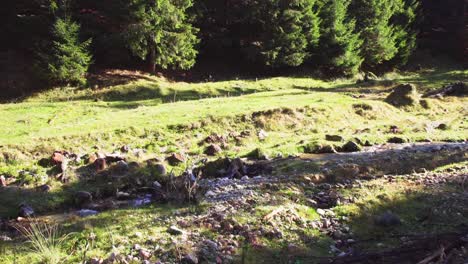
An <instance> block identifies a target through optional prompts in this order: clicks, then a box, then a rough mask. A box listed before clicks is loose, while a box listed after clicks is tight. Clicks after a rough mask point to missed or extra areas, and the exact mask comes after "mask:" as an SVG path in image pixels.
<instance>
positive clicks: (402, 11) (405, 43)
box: [392, 0, 419, 64]
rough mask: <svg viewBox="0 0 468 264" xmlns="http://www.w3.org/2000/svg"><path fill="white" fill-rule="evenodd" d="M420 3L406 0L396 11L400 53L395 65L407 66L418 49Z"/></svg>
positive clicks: (396, 35)
mask: <svg viewBox="0 0 468 264" xmlns="http://www.w3.org/2000/svg"><path fill="white" fill-rule="evenodd" d="M418 12H419V2H418V1H417V0H404V1H403V2H400V6H399V8H398V9H397V10H396V12H395V15H394V18H393V21H394V22H393V23H394V25H395V40H396V45H397V48H398V52H397V54H396V55H395V58H394V59H393V60H392V61H393V62H394V63H395V64H406V62H407V61H408V58H409V56H410V55H411V54H412V52H413V51H414V50H415V49H416V39H417V34H418V32H419V30H418V27H417V26H418V25H417V23H418V21H417V19H418Z"/></svg>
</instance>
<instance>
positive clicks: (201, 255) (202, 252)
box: [198, 239, 218, 263]
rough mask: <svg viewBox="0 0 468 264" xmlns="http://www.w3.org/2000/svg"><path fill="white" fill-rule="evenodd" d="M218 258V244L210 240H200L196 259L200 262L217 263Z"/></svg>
mask: <svg viewBox="0 0 468 264" xmlns="http://www.w3.org/2000/svg"><path fill="white" fill-rule="evenodd" d="M217 258H218V245H217V244H216V242H214V241H212V240H209V239H207V240H204V241H203V242H201V245H200V247H199V251H198V259H199V260H201V262H202V263H205V262H206V263H217V261H216V260H217Z"/></svg>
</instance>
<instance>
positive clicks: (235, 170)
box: [226, 158, 247, 178]
mask: <svg viewBox="0 0 468 264" xmlns="http://www.w3.org/2000/svg"><path fill="white" fill-rule="evenodd" d="M245 173H247V170H246V168H245V166H244V162H243V161H242V160H241V159H239V158H236V159H233V160H232V161H231V162H230V164H229V167H228V169H227V173H226V177H227V178H241V177H242V175H244V174H245Z"/></svg>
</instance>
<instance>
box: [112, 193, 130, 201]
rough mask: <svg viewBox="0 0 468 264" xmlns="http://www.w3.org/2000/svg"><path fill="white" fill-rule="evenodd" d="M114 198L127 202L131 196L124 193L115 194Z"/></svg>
mask: <svg viewBox="0 0 468 264" xmlns="http://www.w3.org/2000/svg"><path fill="white" fill-rule="evenodd" d="M115 196H116V197H117V200H128V199H130V198H131V195H130V194H129V193H126V192H117V194H116V195H115Z"/></svg>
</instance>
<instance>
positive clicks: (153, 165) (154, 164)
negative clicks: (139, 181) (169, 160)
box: [146, 159, 167, 176]
mask: <svg viewBox="0 0 468 264" xmlns="http://www.w3.org/2000/svg"><path fill="white" fill-rule="evenodd" d="M146 166H147V167H148V169H149V170H150V171H151V173H152V174H154V175H156V176H164V175H166V174H167V169H166V166H164V164H163V163H161V161H160V160H159V159H149V160H147V161H146Z"/></svg>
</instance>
